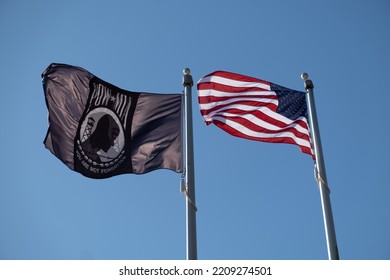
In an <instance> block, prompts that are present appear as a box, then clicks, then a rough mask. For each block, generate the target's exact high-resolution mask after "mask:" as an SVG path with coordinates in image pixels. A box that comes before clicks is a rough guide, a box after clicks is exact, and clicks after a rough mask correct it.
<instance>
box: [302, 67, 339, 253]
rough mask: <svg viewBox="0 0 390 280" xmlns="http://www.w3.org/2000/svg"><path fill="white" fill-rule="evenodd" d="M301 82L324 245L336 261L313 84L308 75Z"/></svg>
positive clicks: (303, 75) (336, 250) (335, 245)
mask: <svg viewBox="0 0 390 280" xmlns="http://www.w3.org/2000/svg"><path fill="white" fill-rule="evenodd" d="M301 78H302V80H304V84H305V89H306V92H307V94H306V102H307V107H308V113H309V122H310V126H311V131H310V133H311V135H312V141H313V146H314V155H315V172H316V179H317V182H318V187H319V189H320V194H321V204H322V213H323V217H324V226H325V235H326V244H327V249H328V258H329V260H338V259H339V251H338V247H337V240H336V232H335V227H334V223H333V214H332V207H331V204H330V196H329V194H330V189H329V186H328V180H327V178H326V170H325V162H324V157H323V154H322V145H321V137H320V131H319V128H318V120H317V112H316V106H315V103H314V95H313V88H314V85H313V82H312V81H311V80H309V79H308V78H309V75H308V74H307V73H303V74H302V75H301Z"/></svg>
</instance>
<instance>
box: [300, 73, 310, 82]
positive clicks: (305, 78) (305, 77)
mask: <svg viewBox="0 0 390 280" xmlns="http://www.w3.org/2000/svg"><path fill="white" fill-rule="evenodd" d="M308 78H309V74H307V73H302V75H301V79H302V80H304V81H306V80H307V79H308Z"/></svg>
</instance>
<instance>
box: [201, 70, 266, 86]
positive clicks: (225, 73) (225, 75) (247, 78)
mask: <svg viewBox="0 0 390 280" xmlns="http://www.w3.org/2000/svg"><path fill="white" fill-rule="evenodd" d="M210 76H218V77H223V78H228V79H232V80H237V81H241V82H255V83H263V84H266V85H270V83H269V82H267V81H264V80H261V79H258V78H254V77H250V76H245V75H240V74H236V73H232V72H228V71H221V70H218V71H215V72H213V73H211V74H208V75H206V76H205V77H210Z"/></svg>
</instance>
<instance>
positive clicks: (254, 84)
mask: <svg viewBox="0 0 390 280" xmlns="http://www.w3.org/2000/svg"><path fill="white" fill-rule="evenodd" d="M207 82H212V83H217V84H221V85H227V86H232V87H259V88H263V89H266V90H270V89H271V87H270V85H267V84H263V83H258V82H243V81H237V80H233V79H228V78H223V77H219V76H208V77H204V78H202V79H200V80H199V82H198V84H201V83H207Z"/></svg>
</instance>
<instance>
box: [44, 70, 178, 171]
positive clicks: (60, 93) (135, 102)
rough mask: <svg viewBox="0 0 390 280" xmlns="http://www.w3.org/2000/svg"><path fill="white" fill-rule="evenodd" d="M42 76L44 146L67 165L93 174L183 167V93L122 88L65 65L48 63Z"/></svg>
mask: <svg viewBox="0 0 390 280" xmlns="http://www.w3.org/2000/svg"><path fill="white" fill-rule="evenodd" d="M42 79H43V88H44V93H45V98H46V105H47V108H48V111H49V129H48V132H47V135H46V138H45V140H44V144H45V146H46V148H47V149H49V150H50V151H51V152H52V153H53V154H54V155H55V156H57V157H58V158H59V159H60V160H61V161H63V162H64V163H65V164H66V165H67V166H68V167H69V168H70V169H72V170H74V171H77V172H79V173H81V174H83V175H85V176H87V177H91V178H107V177H111V176H115V175H119V174H124V173H135V174H143V173H147V172H149V171H153V170H156V169H163V168H164V169H171V170H173V171H175V172H181V171H182V94H154V93H143V92H132V91H127V90H123V89H120V88H118V87H116V86H114V85H111V84H109V83H107V82H105V81H103V80H101V79H99V78H98V77H96V76H94V75H93V74H91V73H89V72H88V71H86V70H85V69H83V68H80V67H75V66H70V65H65V64H54V63H53V64H51V65H50V66H49V67H48V68H47V69H46V70H45V71H44V72H43V73H42Z"/></svg>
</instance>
